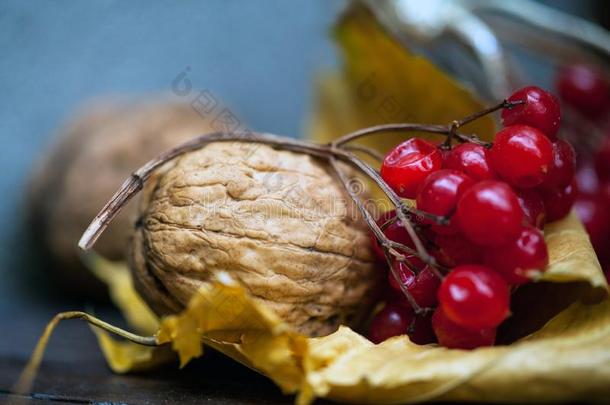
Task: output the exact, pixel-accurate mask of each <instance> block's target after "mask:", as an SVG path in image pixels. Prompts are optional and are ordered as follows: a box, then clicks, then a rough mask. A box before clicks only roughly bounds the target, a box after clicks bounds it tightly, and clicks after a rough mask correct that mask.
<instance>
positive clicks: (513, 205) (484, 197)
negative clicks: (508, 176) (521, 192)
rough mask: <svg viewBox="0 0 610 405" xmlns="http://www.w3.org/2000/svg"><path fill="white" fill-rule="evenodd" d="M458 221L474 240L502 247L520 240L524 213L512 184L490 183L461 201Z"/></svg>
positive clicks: (478, 242)
mask: <svg viewBox="0 0 610 405" xmlns="http://www.w3.org/2000/svg"><path fill="white" fill-rule="evenodd" d="M456 218H457V222H458V225H459V227H460V229H461V230H462V233H463V234H464V235H465V236H466V237H467V238H468V239H469V240H470V241H472V242H473V243H476V244H478V245H481V246H498V245H504V244H506V243H509V242H511V241H513V240H515V239H516V238H517V235H518V234H519V231H520V229H521V222H522V221H523V211H522V210H521V207H520V206H519V200H518V199H517V195H516V194H515V193H514V191H513V190H512V189H511V188H510V186H509V185H508V184H506V183H503V182H501V181H495V180H486V181H482V182H480V183H477V184H475V185H474V186H472V187H470V188H469V189H468V190H466V192H465V193H464V195H463V196H462V198H460V201H459V202H458V207H457V211H456Z"/></svg>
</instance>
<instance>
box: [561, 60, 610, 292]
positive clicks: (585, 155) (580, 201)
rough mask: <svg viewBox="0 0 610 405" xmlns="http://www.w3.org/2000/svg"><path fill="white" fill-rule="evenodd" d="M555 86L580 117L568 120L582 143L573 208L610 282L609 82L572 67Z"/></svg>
mask: <svg viewBox="0 0 610 405" xmlns="http://www.w3.org/2000/svg"><path fill="white" fill-rule="evenodd" d="M556 86H557V92H558V94H559V96H560V98H561V101H562V102H563V103H564V104H565V106H566V109H568V110H569V109H572V111H574V112H575V113H576V114H579V115H580V117H573V116H568V117H567V118H568V121H570V120H571V121H572V122H568V124H572V125H570V126H569V127H568V128H567V135H568V136H571V137H572V138H574V139H577V140H579V141H582V142H579V144H580V145H581V150H579V161H578V169H577V172H576V183H577V185H578V189H579V194H578V197H577V199H576V203H575V205H574V206H575V210H576V214H577V215H578V216H579V217H580V219H581V220H582V222H583V223H584V225H585V227H586V229H587V231H588V233H589V235H590V237H591V242H592V244H593V247H594V248H595V251H596V253H597V256H598V257H599V259H600V262H601V264H602V266H603V267H604V269H605V272H606V278H608V280H610V212H609V211H608V207H609V206H610V82H609V81H608V80H607V79H606V78H605V77H604V76H603V74H602V73H601V71H599V70H597V69H596V68H595V67H593V66H590V65H585V64H573V65H569V66H566V67H564V68H562V69H561V70H560V71H559V74H558V75H557V80H556ZM583 120H584V121H586V125H582V124H583V122H582V121H583ZM576 128H578V129H584V128H586V129H584V130H580V131H578V132H579V133H575V132H576ZM594 130H597V132H599V135H601V136H595V134H593V132H594Z"/></svg>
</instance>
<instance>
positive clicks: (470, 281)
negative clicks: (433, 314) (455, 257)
mask: <svg viewBox="0 0 610 405" xmlns="http://www.w3.org/2000/svg"><path fill="white" fill-rule="evenodd" d="M509 301H510V297H509V291H508V285H507V284H506V282H505V281H504V279H503V278H502V277H501V276H500V275H499V274H498V273H496V272H495V271H494V270H492V269H491V268H489V267H486V266H480V265H474V264H472V265H463V266H459V267H456V268H455V269H453V270H452V271H451V272H450V273H449V274H448V275H447V276H446V277H445V278H444V279H443V282H442V284H441V286H440V288H439V290H438V302H439V305H440V306H441V307H442V308H443V312H444V313H445V314H446V315H447V317H448V318H449V319H451V320H452V321H453V322H455V323H457V324H458V325H461V326H463V327H464V328H470V329H475V330H476V329H487V328H494V327H496V326H498V325H499V324H500V323H502V321H503V320H504V319H506V317H507V316H508V314H509Z"/></svg>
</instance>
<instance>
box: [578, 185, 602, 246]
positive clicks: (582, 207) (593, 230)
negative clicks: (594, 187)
mask: <svg viewBox="0 0 610 405" xmlns="http://www.w3.org/2000/svg"><path fill="white" fill-rule="evenodd" d="M574 210H575V211H576V215H578V217H579V218H580V220H581V221H582V223H583V224H584V226H585V228H586V229H587V233H588V234H589V237H590V238H591V244H592V245H593V247H594V248H595V251H596V252H598V253H599V254H600V255H602V254H605V252H604V251H605V250H607V249H608V248H609V247H610V212H608V205H607V204H606V202H605V201H604V200H603V199H602V197H601V196H598V195H590V194H581V195H579V196H578V198H577V199H576V202H575V204H574Z"/></svg>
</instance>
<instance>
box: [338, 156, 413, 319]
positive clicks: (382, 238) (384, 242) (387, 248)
mask: <svg viewBox="0 0 610 405" xmlns="http://www.w3.org/2000/svg"><path fill="white" fill-rule="evenodd" d="M328 162H329V163H330V166H331V168H332V169H333V171H334V172H335V174H336V175H337V176H338V177H339V180H340V181H341V183H342V184H343V188H344V189H345V190H346V191H347V193H348V194H349V195H350V197H351V199H352V201H354V203H355V204H356V206H357V207H358V210H359V211H360V213H361V214H362V217H363V218H364V220H365V221H366V223H367V224H368V225H369V228H371V230H372V231H373V233H374V234H375V237H376V238H377V240H378V241H379V242H380V243H381V246H383V247H384V249H383V250H384V252H385V255H386V260H387V262H388V265H389V268H390V272H391V273H392V276H393V277H394V278H395V279H396V281H397V282H398V285H399V286H400V289H401V290H402V292H403V294H404V295H405V297H407V300H408V301H409V304H411V306H412V307H413V310H414V311H415V313H419V312H421V310H422V309H421V307H420V306H419V305H418V304H417V302H416V301H415V299H414V298H413V296H412V295H411V293H410V292H409V290H407V287H406V286H405V285H403V283H402V282H401V280H400V276H399V275H398V272H397V271H396V269H395V268H394V266H393V265H392V258H391V257H390V256H394V255H393V254H392V252H391V251H392V249H391V246H392V245H393V243H395V242H394V241H392V240H390V239H389V238H388V237H387V236H386V235H385V234H384V233H383V231H382V230H381V228H380V227H379V225H377V222H375V219H374V218H373V216H372V215H371V213H370V212H369V211H368V210H367V209H366V207H365V206H364V204H363V203H362V201H361V200H360V197H359V196H358V195H357V194H356V193H355V192H354V191H353V190H352V189H351V188H350V187H349V179H348V178H347V177H346V176H345V173H343V171H342V170H341V168H340V167H339V164H338V163H337V159H336V158H335V157H334V156H332V155H331V156H329V157H328Z"/></svg>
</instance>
